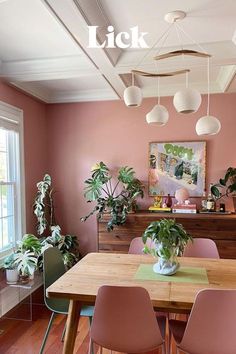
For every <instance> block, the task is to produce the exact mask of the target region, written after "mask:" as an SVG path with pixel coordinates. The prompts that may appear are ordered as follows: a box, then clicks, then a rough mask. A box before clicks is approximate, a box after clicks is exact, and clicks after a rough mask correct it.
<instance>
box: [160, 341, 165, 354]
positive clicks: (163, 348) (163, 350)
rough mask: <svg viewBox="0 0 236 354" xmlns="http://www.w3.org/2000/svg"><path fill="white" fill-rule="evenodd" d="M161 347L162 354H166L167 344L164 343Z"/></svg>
mask: <svg viewBox="0 0 236 354" xmlns="http://www.w3.org/2000/svg"><path fill="white" fill-rule="evenodd" d="M161 347H162V354H166V344H165V343H163V344H162V346H161Z"/></svg>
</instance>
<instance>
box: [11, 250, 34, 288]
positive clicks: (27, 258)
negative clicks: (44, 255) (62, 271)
mask: <svg viewBox="0 0 236 354" xmlns="http://www.w3.org/2000/svg"><path fill="white" fill-rule="evenodd" d="M37 261H38V260H37V257H36V256H35V254H34V253H33V252H30V251H25V252H21V251H18V252H16V254H15V264H16V266H17V270H18V273H19V277H20V281H21V282H22V283H28V281H29V278H30V276H32V275H33V274H34V271H35V269H36V268H37Z"/></svg>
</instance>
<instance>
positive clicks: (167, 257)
mask: <svg viewBox="0 0 236 354" xmlns="http://www.w3.org/2000/svg"><path fill="white" fill-rule="evenodd" d="M148 238H150V239H151V240H152V242H153V243H154V244H155V247H154V248H149V247H148V246H147V245H146V242H147V239H148ZM189 240H192V237H191V236H190V235H189V234H188V233H187V232H186V231H185V229H184V228H183V226H182V225H181V224H178V223H176V221H175V220H174V219H161V220H159V221H154V222H152V223H151V224H150V225H149V226H148V227H147V228H146V230H145V231H144V233H143V242H144V244H145V247H144V252H145V253H150V254H152V255H153V256H155V257H159V258H158V262H157V263H155V264H154V266H153V271H154V272H155V273H160V274H163V275H172V274H175V273H176V272H177V270H178V268H179V262H178V259H177V256H179V255H181V254H182V252H183V250H184V246H185V245H186V244H187V242H188V241H189Z"/></svg>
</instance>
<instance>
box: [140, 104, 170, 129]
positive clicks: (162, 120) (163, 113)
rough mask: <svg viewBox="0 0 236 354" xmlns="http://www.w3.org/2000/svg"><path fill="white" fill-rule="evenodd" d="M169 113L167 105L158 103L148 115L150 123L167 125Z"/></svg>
mask: <svg viewBox="0 0 236 354" xmlns="http://www.w3.org/2000/svg"><path fill="white" fill-rule="evenodd" d="M168 119H169V113H168V111H167V109H166V107H164V106H162V105H161V104H156V105H155V106H154V107H153V109H152V110H151V111H150V112H149V113H148V114H147V115H146V121H147V123H148V124H156V125H160V126H162V125H165V124H166V123H167V122H168Z"/></svg>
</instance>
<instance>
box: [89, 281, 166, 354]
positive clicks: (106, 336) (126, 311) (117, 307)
mask: <svg viewBox="0 0 236 354" xmlns="http://www.w3.org/2000/svg"><path fill="white" fill-rule="evenodd" d="M91 339H92V340H93V342H95V343H97V344H99V345H101V346H102V347H104V348H107V349H111V350H114V351H118V352H124V353H142V352H147V351H151V350H154V349H155V348H157V347H158V346H160V345H161V344H162V343H163V339H162V336H161V333H160V329H159V326H158V323H157V320H156V316H155V313H154V310H153V307H152V303H151V300H150V297H149V294H148V292H147V291H146V290H145V289H144V288H141V287H123V286H109V285H104V286H102V287H100V288H99V290H98V294H97V298H96V303H95V309H94V317H93V321H92V325H91Z"/></svg>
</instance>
